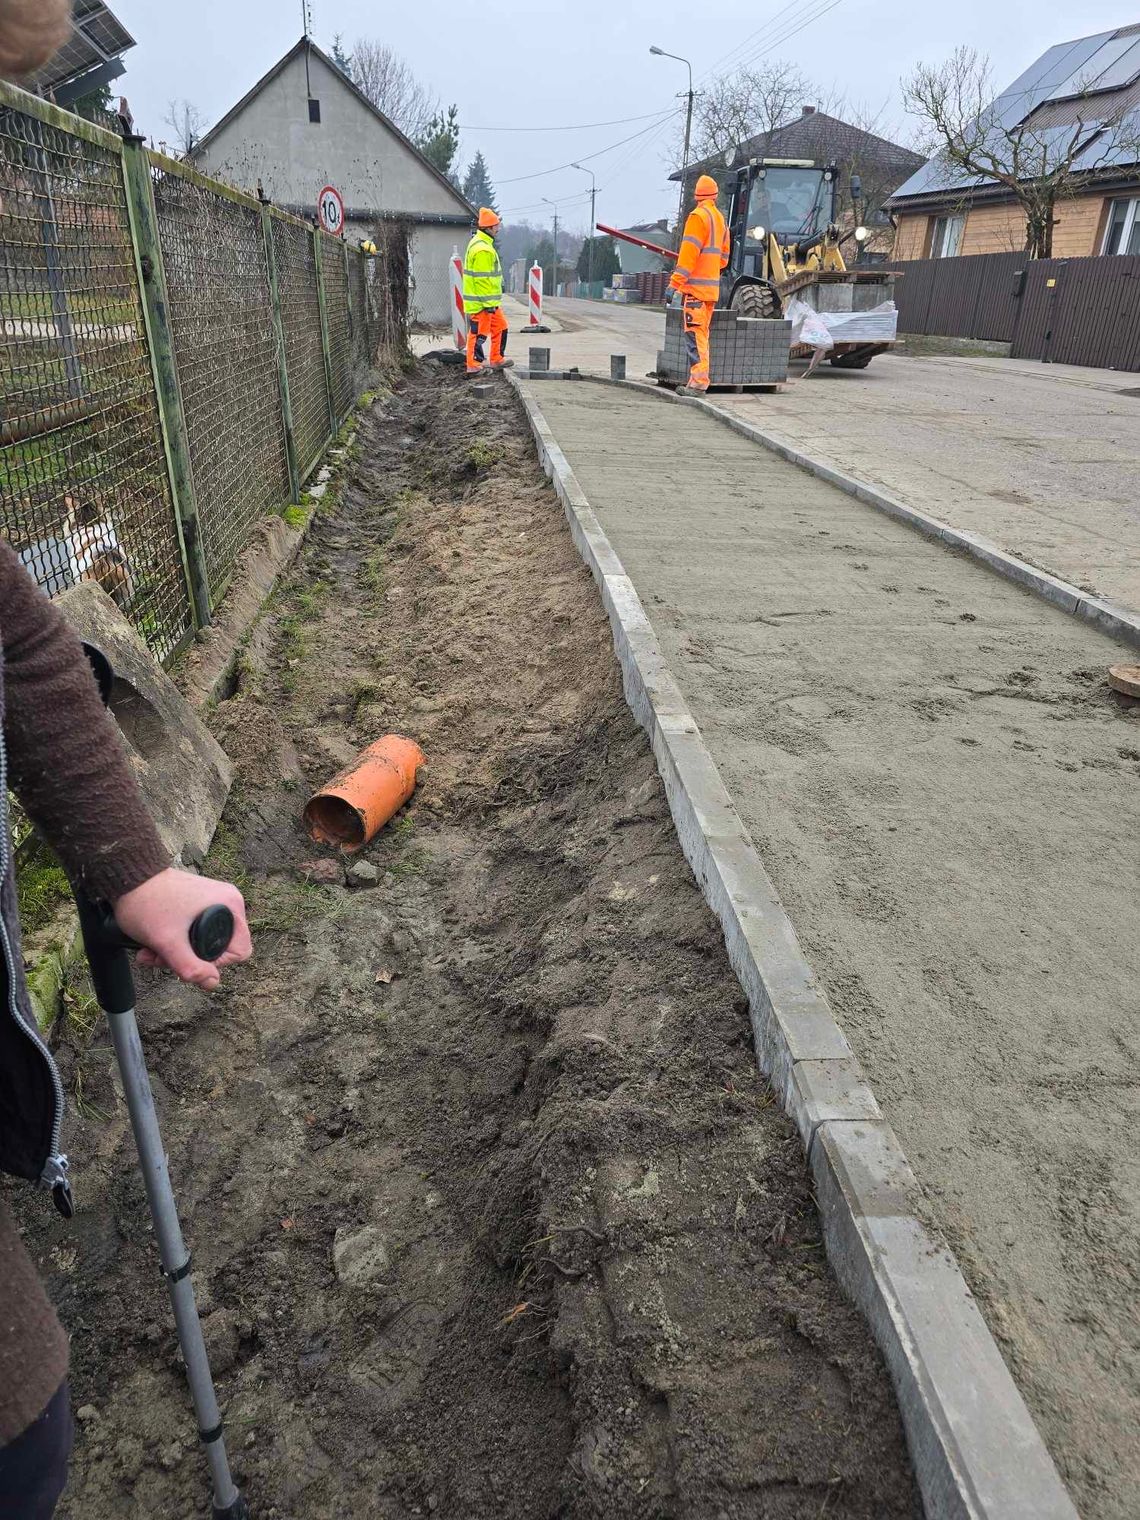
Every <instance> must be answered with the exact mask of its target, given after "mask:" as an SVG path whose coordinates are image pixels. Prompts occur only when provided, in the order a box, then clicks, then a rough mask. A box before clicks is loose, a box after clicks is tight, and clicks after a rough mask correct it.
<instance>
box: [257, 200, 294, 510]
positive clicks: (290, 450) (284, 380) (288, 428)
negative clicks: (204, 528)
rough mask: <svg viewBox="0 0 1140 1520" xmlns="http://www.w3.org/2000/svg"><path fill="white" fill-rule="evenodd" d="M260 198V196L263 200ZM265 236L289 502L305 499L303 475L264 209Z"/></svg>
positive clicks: (270, 228) (278, 291)
mask: <svg viewBox="0 0 1140 1520" xmlns="http://www.w3.org/2000/svg"><path fill="white" fill-rule="evenodd" d="M259 199H260V197H259ZM261 236H262V240H263V242H264V243H265V272H266V275H267V277H268V279H269V300H270V304H271V306H272V308H273V347H274V350H275V351H276V354H277V388H278V390H279V391H280V393H281V422H282V425H283V427H284V429H285V464H286V468H287V469H288V471H289V500H290V501H300V499H301V474H300V471H299V470H298V468H297V442H296V439H295V438H294V436H293V398H292V396H291V395H290V392H289V369H288V366H287V365H286V362H285V323H284V319H283V317H282V314H281V286H280V283H279V281H278V279H277V250H276V249H275V248H274V246H273V217H272V216H271V215H270V211H269V207H268V206H267V205H265V204H264V202H263V204H262V207H261Z"/></svg>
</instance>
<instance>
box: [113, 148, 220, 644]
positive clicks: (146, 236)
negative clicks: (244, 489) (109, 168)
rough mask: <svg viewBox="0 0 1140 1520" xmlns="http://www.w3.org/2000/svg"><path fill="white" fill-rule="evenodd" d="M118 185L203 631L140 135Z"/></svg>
mask: <svg viewBox="0 0 1140 1520" xmlns="http://www.w3.org/2000/svg"><path fill="white" fill-rule="evenodd" d="M123 183H124V186H125V188H126V193H127V215H128V218H129V221H130V228H131V242H132V243H133V244H134V253H135V267H136V270H137V272H138V281H139V291H140V293H141V296H142V307H143V320H144V323H145V325H146V336H147V346H148V348H149V349H150V364H151V373H152V374H153V376H154V389H155V397H156V400H157V402H158V417H159V423H160V425H161V428H162V442H163V448H164V450H165V453H166V468H167V474H168V476H169V479H170V494H171V498H172V500H173V502H174V521H175V526H176V528H177V532H178V544H179V548H180V549H181V551H182V565H183V569H184V570H185V572H186V585H187V588H188V590H189V593H190V606H191V609H192V611H193V614H194V623H195V626H196V627H198V628H207V627H209V625H210V621H211V616H210V578H209V575H208V573H207V570H206V554H205V549H204V546H203V544H202V533H201V525H200V523H199V520H198V504H197V502H196V500H195V497H194V476H193V471H192V469H191V465H190V442H189V438H188V436H187V432H186V413H185V410H184V409H183V405H182V389H181V387H180V385H179V383H178V368H177V365H176V362H175V357H174V339H173V335H172V333H171V330H170V308H169V300H168V296H167V289H166V268H165V265H164V264H163V261H162V246H161V244H160V242H159V237H158V212H157V209H156V207H155V204H154V186H153V184H152V183H151V177H150V158H149V157H148V155H147V151H146V147H145V145H144V139H143V138H141V137H136V136H131V137H124V139H123Z"/></svg>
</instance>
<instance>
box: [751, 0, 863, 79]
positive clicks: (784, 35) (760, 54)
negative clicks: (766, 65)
mask: <svg viewBox="0 0 1140 1520" xmlns="http://www.w3.org/2000/svg"><path fill="white" fill-rule="evenodd" d="M842 3H843V0H828V4H826V5H823V6H820V7H819V8H818V9H817V10H815V11H813V12H812V13H811V15H809V16H803V17H796V18H789V19H795V20H796V25H795V26H792V27H790V28H789V29H788V30H787V31H784V32H781V34H780V35H779V36H778V37H773V38H771V39H768V40H767V41H766V42H765V45H764V46H763V47H760V48H757V50H756V51H755V52H754V53H749V54H748V56H747V57H746V58H744V59H742V60H741V62H740V64H739V67H741V68H743V67H745V66H746V65H747V64H750V63H755V62H756V61H757V60H758V59H760V58H766V57H767V55H768V54H769V53H772V52H774V51H775V50H776V48H778V47H783V45H784V43H785V42H787V41H788V40H789V39H790V38H792V37H795V36H796V35H797V34H798V33H799V32H802V31H803V30H804V28H805V27H809V26H811V24H812V23H813V22H814V21H818V20H819V19H820V18H821V17H822V16H826V15H827V13H828V11H833V10H834V9H835V7H836V6H837V5H841V4H842Z"/></svg>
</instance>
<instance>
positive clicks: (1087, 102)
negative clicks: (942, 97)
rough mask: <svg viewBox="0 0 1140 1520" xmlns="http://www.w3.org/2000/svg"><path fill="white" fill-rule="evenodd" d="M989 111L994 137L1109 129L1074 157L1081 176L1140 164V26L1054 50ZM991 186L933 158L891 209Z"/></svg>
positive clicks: (899, 191) (1081, 39) (901, 191)
mask: <svg viewBox="0 0 1140 1520" xmlns="http://www.w3.org/2000/svg"><path fill="white" fill-rule="evenodd" d="M990 113H991V114H992V116H993V119H994V124H995V131H998V132H1008V131H1010V130H1011V129H1014V128H1017V127H1024V128H1025V130H1026V132H1027V133H1032V134H1034V136H1037V137H1040V138H1041V139H1042V140H1047V139H1048V137H1049V136H1050V134H1052V133H1054V132H1055V133H1057V134H1058V135H1060V134H1066V135H1069V136H1071V134H1072V129H1073V128H1074V127H1076V126H1080V127H1082V128H1083V129H1085V130H1086V131H1089V132H1094V131H1095V129H1096V127H1097V126H1098V125H1100V126H1101V127H1102V128H1103V130H1102V131H1101V132H1099V133H1096V135H1094V136H1092V137H1091V139H1090V141H1089V142H1088V143H1087V144H1086V146H1085V148H1084V150H1083V151H1082V152H1081V153H1080V154H1078V156H1077V157H1076V158H1075V159H1074V161H1073V170H1074V172H1075V173H1080V172H1081V171H1082V170H1093V169H1096V170H1097V171H1104V170H1107V169H1111V168H1114V167H1115V168H1120V167H1123V166H1124V165H1126V164H1132V163H1135V162H1136V161H1137V158H1138V156H1140V155H1138V152H1137V142H1138V141H1140V23H1138V24H1137V25H1135V26H1122V27H1119V28H1117V30H1116V31H1113V32H1098V33H1097V34H1096V35H1095V36H1092V37H1078V38H1077V39H1076V41H1075V42H1061V43H1058V44H1057V46H1056V47H1051V48H1050V49H1049V51H1048V52H1047V53H1043V54H1042V55H1041V57H1040V58H1038V59H1037V61H1036V63H1034V64H1031V65H1030V67H1029V68H1028V69H1026V71H1025V73H1024V74H1022V75H1021V77H1020V78H1019V79H1015V80H1014V81H1013V83H1012V84H1011V85H1010V86H1009V88H1008V89H1007V90H1005V91H1004V92H1003V93H1002V94H1001V95H999V96H998V97H997V99H996V100H995V101H994V103H993V105H992V106H991V107H990ZM1122 124H1127V128H1128V130H1127V131H1122V130H1121V126H1122ZM993 183H995V182H994V181H993V180H991V179H989V178H986V177H978V176H977V175H972V174H966V173H963V172H962V171H961V170H957V169H955V168H954V167H953V166H952V165H949V164H947V163H945V162H944V161H943V160H942V159H941V158H939V157H935V158H932V159H931V160H930V161H929V162H928V163H926V164H924V165H923V166H922V168H921V169H919V170H918V172H917V173H916V174H912V175H911V177H910V179H908V180H907V181H906V182H905V183H904V184H902V185H900V186H899V188H898V189H897V190H896V191H895V193H894V195H893V196H892V197H891V204H892V205H897V204H898V203H899V202H900V201H904V200H911V199H913V198H916V197H919V196H925V195H944V194H945V193H946V192H947V191H949V190H966V189H974V188H981V187H983V186H986V185H991V184H993Z"/></svg>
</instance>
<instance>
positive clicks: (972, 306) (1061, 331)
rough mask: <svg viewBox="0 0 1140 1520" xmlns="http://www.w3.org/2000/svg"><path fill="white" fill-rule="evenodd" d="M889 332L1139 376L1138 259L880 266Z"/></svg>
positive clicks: (1021, 257)
mask: <svg viewBox="0 0 1140 1520" xmlns="http://www.w3.org/2000/svg"><path fill="white" fill-rule="evenodd" d="M887 267H888V268H891V269H894V270H895V271H896V272H897V273H898V274H899V275H900V276H901V278H900V279H899V280H898V281H897V282H896V284H895V300H896V302H897V304H898V308H899V331H900V332H903V333H916V334H928V335H930V336H938V337H945V338H981V339H987V340H989V341H990V342H995V343H1009V344H1010V345H1011V350H1010V351H1011V353H1012V355H1013V357H1014V358H1015V359H1040V360H1043V361H1045V362H1046V363H1055V364H1087V365H1091V366H1093V367H1096V368H1102V369H1118V370H1130V371H1136V370H1140V256H1135V255H1123V256H1113V257H1103V258H1096V257H1094V258H1083V259H1036V260H1034V259H1029V258H1027V256H1026V255H1025V254H1024V253H980V254H972V255H969V256H967V257H965V258H956V259H916V260H912V261H908V262H905V263H896V264H891V265H889V266H887Z"/></svg>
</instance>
